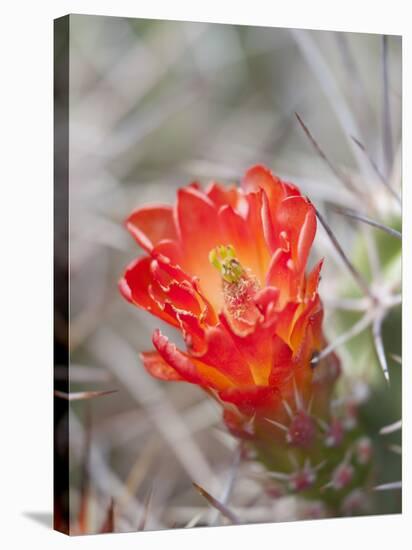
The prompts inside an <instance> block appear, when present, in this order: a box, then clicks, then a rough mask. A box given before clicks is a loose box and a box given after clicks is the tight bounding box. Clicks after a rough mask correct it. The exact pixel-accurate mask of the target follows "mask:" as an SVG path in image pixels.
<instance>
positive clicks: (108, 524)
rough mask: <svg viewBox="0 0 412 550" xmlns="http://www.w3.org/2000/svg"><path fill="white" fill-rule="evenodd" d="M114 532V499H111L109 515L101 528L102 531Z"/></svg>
mask: <svg viewBox="0 0 412 550" xmlns="http://www.w3.org/2000/svg"><path fill="white" fill-rule="evenodd" d="M113 532H114V500H113V499H111V501H110V505H109V509H108V510H107V515H106V517H105V519H104V521H103V525H102V526H101V528H100V533H113Z"/></svg>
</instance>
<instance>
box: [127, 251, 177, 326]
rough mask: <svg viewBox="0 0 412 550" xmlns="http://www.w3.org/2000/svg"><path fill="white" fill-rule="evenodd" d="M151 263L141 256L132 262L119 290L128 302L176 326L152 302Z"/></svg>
mask: <svg viewBox="0 0 412 550" xmlns="http://www.w3.org/2000/svg"><path fill="white" fill-rule="evenodd" d="M151 262H152V259H151V258H150V256H143V257H141V258H137V260H135V261H134V262H132V263H131V264H130V265H129V266H128V267H127V269H126V271H125V273H124V276H123V277H122V279H120V281H119V290H120V292H121V293H122V295H123V296H124V297H125V298H126V300H128V301H129V302H131V303H133V304H135V305H137V306H140V307H142V308H144V309H146V310H147V311H149V312H150V313H152V314H153V315H156V316H157V317H160V319H163V320H164V321H166V322H167V323H169V324H171V325H173V326H178V323H177V321H176V319H174V318H173V317H172V316H170V315H169V314H167V313H166V312H164V311H163V309H162V308H161V307H159V305H158V303H156V301H155V300H153V297H152V292H151V286H152V283H153V279H152V274H151V270H150V264H151Z"/></svg>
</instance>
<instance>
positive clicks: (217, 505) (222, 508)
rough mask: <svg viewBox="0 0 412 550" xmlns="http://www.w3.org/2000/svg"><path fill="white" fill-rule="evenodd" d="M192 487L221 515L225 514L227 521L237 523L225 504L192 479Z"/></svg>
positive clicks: (237, 520)
mask: <svg viewBox="0 0 412 550" xmlns="http://www.w3.org/2000/svg"><path fill="white" fill-rule="evenodd" d="M192 483H193V486H194V488H195V489H196V490H197V491H198V493H199V494H200V495H201V496H202V497H203V498H205V499H206V500H207V501H208V503H209V504H210V505H211V506H213V508H216V510H219V512H220V513H221V514H222V516H225V517H226V518H227V519H228V520H229V521H231V522H232V523H233V524H234V525H238V524H239V523H240V522H239V519H238V518H237V516H236V515H235V514H234V513H233V512H232V511H231V510H229V508H228V507H227V506H225V505H224V504H222V503H221V502H219V501H218V500H217V499H216V498H215V497H213V496H212V495H211V494H210V493H208V492H207V491H206V489H203V487H201V486H200V485H198V484H197V483H195V482H194V481H192Z"/></svg>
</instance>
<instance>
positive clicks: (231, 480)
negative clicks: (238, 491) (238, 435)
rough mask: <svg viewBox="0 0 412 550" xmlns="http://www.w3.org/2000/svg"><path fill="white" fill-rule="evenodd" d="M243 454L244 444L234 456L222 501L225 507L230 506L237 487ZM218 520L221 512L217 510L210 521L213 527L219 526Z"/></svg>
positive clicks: (239, 446)
mask: <svg viewBox="0 0 412 550" xmlns="http://www.w3.org/2000/svg"><path fill="white" fill-rule="evenodd" d="M242 452H243V445H242V443H240V444H239V445H238V447H237V449H236V451H235V454H234V456H233V460H232V464H231V466H230V469H229V475H228V478H227V480H226V486H225V488H224V491H223V494H222V497H221V499H220V502H221V503H222V504H223V505H224V506H226V505H227V504H228V502H229V499H230V495H231V494H232V492H233V488H234V486H235V481H236V476H237V473H238V470H239V466H240V462H241V458H242ZM218 519H219V512H218V510H216V512H215V514H214V516H213V517H212V519H211V521H210V525H211V526H214V525H217V524H218Z"/></svg>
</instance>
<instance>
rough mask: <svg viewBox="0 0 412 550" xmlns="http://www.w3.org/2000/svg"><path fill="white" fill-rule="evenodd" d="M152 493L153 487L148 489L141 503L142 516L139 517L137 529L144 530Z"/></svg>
mask: <svg viewBox="0 0 412 550" xmlns="http://www.w3.org/2000/svg"><path fill="white" fill-rule="evenodd" d="M152 495H153V487H151V488H150V489H149V492H148V493H147V495H146V498H145V501H144V504H143V511H142V517H141V518H140V521H139V525H138V527H137V530H138V531H144V530H145V527H146V523H147V518H148V517H149V510H150V503H151V502H152Z"/></svg>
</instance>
